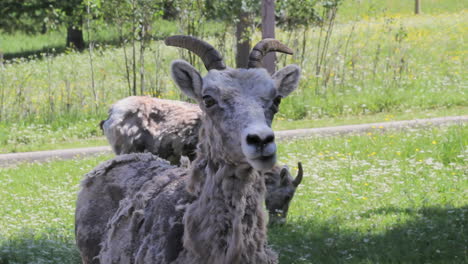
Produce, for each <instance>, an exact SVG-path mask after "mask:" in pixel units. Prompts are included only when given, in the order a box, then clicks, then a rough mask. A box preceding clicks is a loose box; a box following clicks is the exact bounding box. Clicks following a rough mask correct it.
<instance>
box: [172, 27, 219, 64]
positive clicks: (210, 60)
mask: <svg viewBox="0 0 468 264" xmlns="http://www.w3.org/2000/svg"><path fill="white" fill-rule="evenodd" d="M164 43H165V44H166V45H167V46H174V47H179V48H184V49H188V50H189V51H191V52H193V53H195V54H196V55H197V56H198V57H200V58H201V59H202V61H203V64H205V68H206V69H207V70H208V71H209V70H211V69H216V70H224V69H226V65H225V64H224V61H223V57H222V56H221V54H220V53H219V52H218V51H217V50H216V49H215V48H214V47H213V46H211V45H210V44H208V43H207V42H205V41H203V40H200V39H198V38H195V37H192V36H184V35H175V36H170V37H167V38H166V39H165V40H164Z"/></svg>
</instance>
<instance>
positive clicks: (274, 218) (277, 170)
mask: <svg viewBox="0 0 468 264" xmlns="http://www.w3.org/2000/svg"><path fill="white" fill-rule="evenodd" d="M297 167H298V172H297V176H296V178H295V179H294V178H293V177H292V176H291V174H290V173H289V169H288V167H287V166H283V167H279V166H275V167H273V169H271V170H269V171H265V172H263V175H264V177H265V185H266V195H265V204H266V208H267V210H268V214H269V218H268V224H269V225H271V224H281V223H284V222H286V217H287V216H288V210H289V204H290V203H291V200H292V198H293V197H294V193H295V192H296V188H297V186H299V184H300V183H301V181H302V175H303V171H302V164H301V163H300V162H299V163H297Z"/></svg>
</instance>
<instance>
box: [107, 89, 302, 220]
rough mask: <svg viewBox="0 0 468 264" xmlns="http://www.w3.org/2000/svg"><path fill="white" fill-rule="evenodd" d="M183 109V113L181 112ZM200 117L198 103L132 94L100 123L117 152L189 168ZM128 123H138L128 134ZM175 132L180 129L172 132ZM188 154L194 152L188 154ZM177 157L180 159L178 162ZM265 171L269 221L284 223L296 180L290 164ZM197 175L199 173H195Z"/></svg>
mask: <svg viewBox="0 0 468 264" xmlns="http://www.w3.org/2000/svg"><path fill="white" fill-rule="evenodd" d="M135 109H138V110H135ZM148 109H149V110H148ZM182 110H183V114H182V115H181V113H182ZM122 113H125V114H124V116H127V118H123V119H122V118H121V116H122ZM135 113H138V114H135ZM140 113H150V114H140ZM147 116H153V117H155V116H159V118H157V120H159V122H155V121H154V120H153V122H146V121H145V119H147ZM200 117H201V110H200V108H199V107H198V106H197V105H195V104H189V103H181V102H179V101H172V100H161V99H155V98H150V97H145V96H131V97H127V98H124V99H122V100H119V101H118V102H117V103H115V104H114V105H113V106H112V107H111V108H110V109H109V117H108V119H107V120H104V121H102V122H101V124H106V128H105V129H104V134H105V135H106V137H107V139H108V141H109V143H110V144H111V146H112V149H114V150H116V149H119V150H120V153H117V154H128V153H134V152H144V151H149V152H151V153H153V154H154V155H157V156H160V157H163V158H168V157H169V159H170V160H171V163H172V164H179V165H180V166H181V167H185V168H188V167H189V165H190V161H191V160H193V159H194V158H195V154H194V153H195V150H196V146H197V144H198V137H199V128H200V127H201V119H200ZM186 119H188V120H186ZM129 123H133V124H138V125H135V126H134V130H133V133H132V134H129V133H125V131H128V130H125V129H123V128H128V127H132V125H131V124H129ZM147 131H150V132H151V133H149V132H147ZM174 131H181V132H179V133H178V134H176V135H173V134H174ZM145 133H148V134H152V135H153V136H151V137H148V138H146V140H145V141H144V147H139V146H135V145H132V144H138V143H137V142H138V140H136V139H135V135H145ZM116 135H117V136H116ZM154 135H159V136H154ZM202 136H205V135H202ZM117 138H118V139H117ZM159 138H163V140H159ZM117 142H124V143H123V146H118V145H116V144H117ZM161 142H164V143H163V145H165V146H168V147H161ZM173 146H174V147H173ZM188 153H192V154H191V155H189V156H185V155H187V154H188ZM175 160H178V161H179V162H177V163H175V162H174V161H175ZM284 170H286V171H284ZM263 173H264V174H265V177H264V178H265V180H266V185H267V189H266V190H267V193H266V196H265V204H266V207H267V210H268V212H269V220H268V223H269V224H278V223H284V222H286V217H287V213H288V209H289V205H290V203H291V201H292V197H293V196H294V193H295V191H296V188H297V186H295V185H294V184H293V182H294V179H293V178H292V176H291V174H290V172H289V170H288V167H287V166H279V165H275V167H274V168H273V169H271V170H269V171H266V172H263ZM281 173H283V174H281ZM194 177H196V176H195V175H194ZM301 177H302V176H301ZM299 183H300V181H299ZM191 188H194V187H191Z"/></svg>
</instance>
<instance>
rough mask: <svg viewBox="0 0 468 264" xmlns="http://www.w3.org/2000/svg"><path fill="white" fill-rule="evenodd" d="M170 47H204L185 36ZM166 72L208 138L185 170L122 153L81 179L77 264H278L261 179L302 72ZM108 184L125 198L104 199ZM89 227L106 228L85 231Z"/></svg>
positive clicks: (184, 68) (182, 67)
mask: <svg viewBox="0 0 468 264" xmlns="http://www.w3.org/2000/svg"><path fill="white" fill-rule="evenodd" d="M168 39H169V40H168V41H167V42H169V43H175V44H177V45H178V44H179V43H181V42H184V41H185V40H187V39H188V40H190V41H191V42H190V43H198V46H197V47H202V45H201V44H200V43H201V41H199V40H196V41H194V39H193V38H191V37H181V36H176V37H175V38H172V37H171V38H168ZM174 39H176V40H181V41H180V42H178V41H172V40H174ZM182 44H183V43H182ZM194 45H195V44H194ZM205 48H206V49H208V50H209V49H210V46H209V45H205ZM196 50H197V51H198V52H200V50H199V49H196ZM200 53H201V52H200ZM171 67H172V69H171V72H172V76H173V79H174V80H175V81H176V83H177V84H178V86H179V88H180V89H181V90H182V91H183V92H184V93H186V94H187V95H188V96H192V97H193V99H195V100H196V101H197V102H198V103H199V106H200V107H201V109H202V111H203V115H202V124H201V126H202V128H201V129H200V131H201V132H200V133H203V135H205V136H204V137H199V144H198V148H197V153H196V159H195V160H194V162H193V163H192V164H191V165H190V168H189V169H188V170H187V169H185V168H177V167H173V166H171V165H170V164H169V163H167V162H166V161H164V160H161V159H159V158H157V157H155V156H152V154H141V153H136V154H128V155H125V156H123V157H124V159H128V160H132V161H130V162H129V163H125V164H123V165H122V166H119V164H121V162H119V160H120V159H121V158H120V157H117V158H115V159H113V160H112V161H110V162H108V163H105V164H104V165H100V166H98V167H97V169H95V170H94V171H93V172H91V173H90V174H88V175H87V178H86V179H85V180H84V182H83V184H82V189H81V191H80V193H79V195H78V201H77V212H76V218H75V225H76V226H75V228H76V238H77V245H78V248H79V250H80V254H81V256H82V260H83V263H85V264H87V263H121V264H133V263H135V264H143V263H160V264H163V263H164V264H166V263H172V264H174V263H176V264H218V263H229V264H241V263H242V264H275V263H278V256H277V254H276V253H275V252H273V251H272V250H271V249H270V248H269V246H268V245H267V229H266V221H265V220H266V215H265V212H264V210H263V208H262V207H263V201H264V195H265V189H266V187H265V180H264V179H263V174H260V173H259V171H260V170H269V169H271V168H272V167H273V166H274V163H275V162H276V144H275V142H274V134H273V131H272V130H271V122H272V119H273V117H274V114H275V113H276V111H277V110H276V109H277V105H276V102H277V100H275V98H278V96H283V95H284V94H285V93H286V92H288V93H289V92H291V91H292V90H294V89H295V88H296V87H297V81H298V79H299V72H300V70H299V68H298V67H297V66H295V65H289V66H286V67H285V68H283V69H282V70H280V71H279V72H280V73H281V72H284V71H286V72H292V74H288V75H284V74H278V75H276V74H275V75H274V76H273V77H271V76H270V75H269V74H268V73H267V72H266V71H265V70H264V69H249V70H245V69H239V70H237V69H230V68H225V69H220V70H216V69H213V70H210V71H209V72H208V74H207V75H206V76H205V77H203V78H202V77H201V76H200V74H199V73H198V71H197V70H196V69H195V68H194V67H193V66H192V65H190V64H189V63H187V62H184V61H175V62H173V64H172V66H171ZM275 76H276V77H275ZM278 78H279V79H278ZM291 78H292V79H291ZM284 79H291V80H286V81H285V80H284ZM216 80H218V82H217V84H218V85H216V86H214V84H216ZM237 80H239V82H238V81H237ZM219 81H221V83H220V82H219ZM223 84H226V85H223ZM207 98H208V99H213V100H215V104H208V103H207V101H209V100H206V99H207ZM214 105H215V106H214ZM212 106H214V107H212ZM200 135H202V134H200ZM252 138H255V140H252ZM106 164H107V165H106ZM112 164H114V165H112ZM148 170H149V171H148ZM141 175H147V176H146V177H142V178H144V179H140V177H141ZM113 177H116V178H117V179H118V180H117V181H114V180H113V179H111V178H113ZM119 179H121V180H119ZM100 182H101V183H102V184H98V183H100ZM110 184H114V185H115V186H116V189H120V192H117V193H121V194H122V195H110V194H109V192H104V191H103V190H105V189H106V187H107V186H108V185H110ZM191 186H194V187H195V186H196V187H197V188H196V190H197V191H195V192H194V191H193V190H190V187H191ZM194 190H195V189H194ZM106 200H108V201H110V202H104V201H106ZM101 203H104V204H105V205H106V206H103V205H102V204H101ZM115 204H118V206H115ZM103 210H107V211H106V212H103ZM103 215H105V216H103ZM96 226H100V227H103V226H105V227H103V228H102V231H101V232H90V230H95V229H96ZM93 247H94V248H95V247H98V250H96V249H94V250H93ZM96 251H98V252H96Z"/></svg>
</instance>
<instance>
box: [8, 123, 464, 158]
mask: <svg viewBox="0 0 468 264" xmlns="http://www.w3.org/2000/svg"><path fill="white" fill-rule="evenodd" d="M467 122H468V115H465V116H451V117H440V118H429V119H416V120H408V121H392V122H383V123H370V124H361V125H347V126H335V127H321V128H307V129H295V130H283V131H276V132H275V134H276V137H277V138H278V139H290V138H298V137H309V136H332V135H339V134H349V133H365V132H368V131H372V130H376V129H378V130H380V131H384V130H388V129H406V128H417V127H429V126H440V125H446V124H457V123H459V124H461V123H467ZM111 152H112V151H111V148H110V147H109V146H103V147H90V148H77V149H63V150H48V151H34V152H23V153H11V154H0V167H5V166H9V165H13V164H15V163H19V162H34V161H46V160H51V159H57V158H58V159H72V158H74V157H77V156H89V155H99V154H104V153H111Z"/></svg>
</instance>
